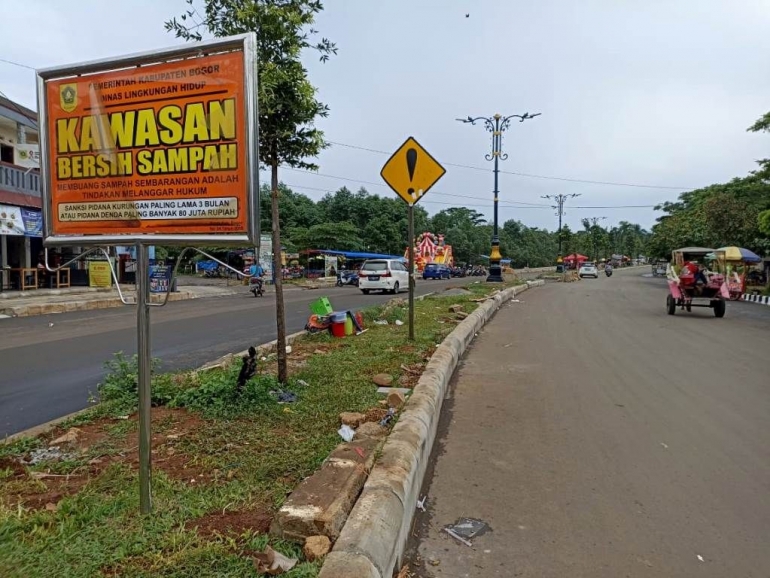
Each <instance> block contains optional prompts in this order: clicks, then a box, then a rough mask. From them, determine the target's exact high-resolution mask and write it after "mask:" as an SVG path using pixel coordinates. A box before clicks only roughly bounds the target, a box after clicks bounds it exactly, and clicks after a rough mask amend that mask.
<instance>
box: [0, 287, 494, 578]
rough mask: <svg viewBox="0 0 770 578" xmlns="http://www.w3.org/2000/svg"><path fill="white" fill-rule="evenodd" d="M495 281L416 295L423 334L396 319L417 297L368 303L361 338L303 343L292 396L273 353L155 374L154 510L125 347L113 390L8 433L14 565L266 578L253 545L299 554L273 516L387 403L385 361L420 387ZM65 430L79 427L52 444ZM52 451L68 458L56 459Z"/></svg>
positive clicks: (34, 569) (6, 520) (6, 550)
mask: <svg viewBox="0 0 770 578" xmlns="http://www.w3.org/2000/svg"><path fill="white" fill-rule="evenodd" d="M488 292H489V286H488V285H484V284H476V285H471V286H470V287H469V291H468V292H464V293H463V294H462V295H453V296H451V297H441V296H435V297H431V298H428V299H425V300H423V301H418V302H417V304H416V312H415V313H416V315H415V319H416V324H415V330H416V331H415V335H416V340H415V342H413V343H410V342H408V341H407V326H406V325H396V324H395V321H396V320H399V321H406V315H407V311H406V307H405V303H404V300H394V301H391V302H389V303H388V304H386V305H384V306H380V307H374V308H371V309H368V310H366V311H365V319H366V326H367V327H368V328H369V330H368V331H367V332H365V333H363V334H361V335H359V336H353V337H349V338H346V339H333V338H331V337H330V336H328V335H326V334H322V335H311V336H306V337H304V338H302V339H300V340H298V341H296V342H295V343H294V344H293V346H292V352H291V354H290V356H289V360H290V367H291V370H290V373H291V379H290V382H289V383H288V384H287V385H286V386H284V387H283V391H284V392H290V393H293V394H296V401H295V402H293V403H286V404H281V403H279V402H278V400H277V398H276V395H275V393H276V391H277V390H278V388H279V385H278V384H277V382H276V380H275V377H274V375H273V373H272V372H271V371H270V368H271V367H272V366H274V365H275V364H274V362H272V360H271V359H267V360H260V365H259V369H260V373H259V374H258V375H257V376H256V377H255V378H254V379H252V380H251V381H250V382H249V383H248V384H247V386H246V387H245V388H244V389H243V390H242V391H240V392H238V391H237V389H236V379H237V376H238V372H239V370H240V363H239V360H236V362H235V363H234V364H233V365H231V366H230V367H227V368H225V369H223V370H212V371H206V372H203V373H197V374H190V373H186V374H161V375H155V376H154V378H153V402H154V405H155V407H154V408H153V440H152V452H153V453H152V458H153V501H154V510H153V513H152V515H150V516H149V517H146V518H143V517H142V516H140V515H139V513H138V509H139V507H138V495H139V491H138V480H137V464H138V456H137V447H136V446H137V435H136V434H137V420H136V414H135V407H136V367H135V362H133V361H132V360H130V359H126V358H123V357H120V356H118V357H116V358H115V360H113V361H112V362H110V374H109V376H108V378H107V379H105V381H104V383H103V384H102V386H101V388H100V393H101V397H102V399H103V402H102V403H100V404H98V405H97V406H95V407H94V408H93V409H92V410H90V411H89V412H86V413H85V414H82V415H79V416H78V417H77V418H75V419H74V420H71V421H70V422H68V423H65V424H62V425H61V426H60V427H59V428H58V429H57V430H55V431H53V432H51V433H49V434H46V435H45V436H43V437H39V438H24V439H21V440H18V441H16V442H13V443H9V444H6V445H2V446H0V568H3V572H4V574H3V575H4V576H11V577H22V576H23V577H24V578H32V577H37V576H40V577H43V576H58V577H73V578H74V577H91V576H135V577H140V576H141V577H145V576H146V577H149V576H153V577H157V576H162V577H179V578H181V577H187V576H193V575H194V576H200V577H208V576H212V577H213V576H217V577H229V576H233V577H235V576H238V577H241V576H257V575H258V574H257V571H256V569H255V566H254V562H253V557H254V555H255V554H256V553H257V552H260V551H262V550H263V549H264V547H265V546H266V545H267V544H268V543H270V545H271V546H272V547H273V548H275V549H276V550H278V551H280V552H282V553H283V554H286V555H289V556H293V557H298V558H300V559H301V547H300V546H298V545H296V544H290V543H283V542H280V541H276V540H274V539H271V538H269V537H268V536H267V530H268V528H269V525H270V522H271V520H272V516H273V513H274V512H275V511H276V509H277V508H278V507H280V505H281V503H282V502H283V500H284V499H285V497H286V496H287V494H288V493H289V492H291V490H292V489H293V488H294V487H295V486H296V485H297V483H299V481H301V480H302V479H303V478H304V477H306V476H308V475H310V474H311V473H312V472H313V471H315V470H316V469H317V468H318V467H319V465H320V464H321V463H322V462H323V460H324V459H325V458H326V457H327V456H328V455H329V453H330V452H331V450H332V449H334V447H335V446H336V445H337V444H338V443H339V442H340V441H341V440H340V438H339V436H338V434H337V428H338V427H339V414H340V413H341V412H345V411H358V412H366V411H367V410H368V409H371V408H373V407H377V401H378V399H379V397H378V395H377V393H376V386H375V385H374V384H373V383H372V379H371V378H372V376H374V375H375V374H379V373H386V374H389V375H391V376H392V377H393V378H394V382H393V385H394V386H407V387H411V386H413V385H414V384H415V383H416V380H417V377H418V376H419V372H420V371H421V370H422V367H424V364H425V362H426V361H427V359H429V358H430V355H431V354H432V353H433V350H434V349H435V347H436V345H437V344H439V343H440V342H441V340H442V339H443V338H444V337H445V336H446V335H447V334H448V333H449V332H450V331H451V330H452V329H453V328H454V325H455V324H456V323H457V321H458V318H457V316H456V315H454V314H452V313H450V312H449V307H450V306H451V305H454V304H462V305H463V308H464V311H465V312H470V311H472V310H473V309H474V308H475V307H476V305H477V303H476V302H474V301H473V299H476V298H478V297H479V296H481V295H483V294H486V293H488ZM375 320H386V321H388V325H377V324H375V323H374V321H375ZM63 435H64V436H70V437H69V440H65V441H62V442H60V443H57V444H51V442H52V441H53V440H55V439H56V438H58V437H60V436H63ZM50 445H53V446H54V447H58V450H54V449H53V448H50V447H49V446H50ZM46 452H47V453H46ZM51 452H53V453H54V454H56V456H57V459H54V460H51V459H45V458H46V457H50V455H49V454H50V453H51ZM57 452H58V453H57ZM30 462H33V463H30ZM319 567H320V562H317V561H316V562H301V563H300V564H298V565H297V566H296V567H295V568H294V569H293V570H291V571H290V572H288V573H287V574H285V575H286V576H288V577H290V578H292V577H293V578H304V577H310V576H315V575H316V574H317V572H318V568H319Z"/></svg>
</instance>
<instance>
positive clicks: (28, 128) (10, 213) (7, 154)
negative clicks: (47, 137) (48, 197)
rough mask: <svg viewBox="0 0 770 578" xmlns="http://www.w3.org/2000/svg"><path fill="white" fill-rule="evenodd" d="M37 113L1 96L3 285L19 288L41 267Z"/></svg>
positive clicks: (0, 258)
mask: <svg viewBox="0 0 770 578" xmlns="http://www.w3.org/2000/svg"><path fill="white" fill-rule="evenodd" d="M39 160H40V148H39V141H38V129H37V113H36V112H35V111H33V110H30V109H28V108H26V107H24V106H22V105H20V104H18V103H15V102H13V101H11V100H9V99H7V98H4V97H2V96H0V267H2V274H1V275H0V276H1V277H2V279H1V282H2V288H3V289H7V288H9V287H13V288H17V286H18V284H19V282H20V279H21V277H22V276H23V275H24V273H23V269H30V268H35V267H37V264H38V255H39V254H40V251H41V250H42V248H43V243H42V223H43V220H42V214H41V208H42V199H41V181H40V170H39V169H40V163H39Z"/></svg>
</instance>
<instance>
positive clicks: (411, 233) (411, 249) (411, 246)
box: [407, 203, 415, 341]
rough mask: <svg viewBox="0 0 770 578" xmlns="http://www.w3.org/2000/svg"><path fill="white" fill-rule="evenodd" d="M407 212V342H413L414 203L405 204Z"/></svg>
mask: <svg viewBox="0 0 770 578" xmlns="http://www.w3.org/2000/svg"><path fill="white" fill-rule="evenodd" d="M407 207H408V211H409V232H408V233H407V236H408V237H409V341H414V283H415V281H414V203H409V204H407Z"/></svg>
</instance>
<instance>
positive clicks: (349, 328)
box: [345, 315, 354, 335]
mask: <svg viewBox="0 0 770 578" xmlns="http://www.w3.org/2000/svg"><path fill="white" fill-rule="evenodd" d="M353 333H354V331H353V318H352V317H351V316H350V315H345V335H353Z"/></svg>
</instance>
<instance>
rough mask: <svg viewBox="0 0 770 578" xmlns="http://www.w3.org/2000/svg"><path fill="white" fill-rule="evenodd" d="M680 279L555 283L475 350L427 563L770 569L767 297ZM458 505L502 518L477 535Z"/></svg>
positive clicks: (526, 571)
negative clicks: (731, 299)
mask: <svg viewBox="0 0 770 578" xmlns="http://www.w3.org/2000/svg"><path fill="white" fill-rule="evenodd" d="M666 294H667V289H666V284H665V280H661V279H652V278H644V277H641V276H639V274H638V273H635V272H632V271H628V272H619V273H617V274H616V275H614V276H613V277H612V278H611V279H606V278H604V277H603V276H602V278H600V279H598V280H585V281H582V282H580V283H572V284H567V285H564V284H554V285H548V286H546V287H544V288H541V289H538V290H536V291H531V292H527V293H524V294H523V295H522V296H521V303H514V304H511V305H510V306H508V307H504V308H503V309H502V310H501V311H500V313H498V315H497V317H496V318H495V319H494V320H493V321H492V322H491V323H490V324H489V325H488V326H487V328H485V330H484V331H483V332H481V334H480V336H479V338H478V339H477V341H476V342H475V343H474V344H473V346H472V348H471V350H470V352H469V353H468V355H467V356H466V358H465V360H464V361H463V363H462V364H461V367H460V369H459V370H458V373H457V375H456V376H455V381H454V384H453V386H452V390H451V394H450V395H451V397H450V398H449V400H448V401H447V403H448V404H449V405H448V407H447V408H446V409H445V412H444V414H443V416H442V418H443V423H442V425H441V426H440V431H439V434H438V437H437V442H438V443H437V446H436V448H435V449H434V454H433V457H432V460H431V461H432V464H431V469H430V470H429V472H428V474H427V476H426V480H425V483H424V485H423V489H422V493H423V494H427V496H428V500H427V503H428V506H429V512H428V513H427V514H422V513H419V512H418V513H417V529H416V533H417V538H416V539H415V540H414V541H413V543H412V545H411V560H412V561H413V562H414V561H416V560H418V556H419V558H420V559H421V560H422V563H423V565H424V566H423V568H422V569H421V570H420V571H418V575H419V576H421V577H422V578H430V577H453V578H454V577H479V578H481V577H484V578H488V577H496V576H499V577H505V578H511V577H514V576H515V577H532V578H534V577H537V578H564V577H566V576H570V577H576V578H577V577H591V578H594V577H607V578H617V577H620V576H623V577H656V578H657V577H691V576H692V577H695V576H697V577H713V578H725V577H728V576H729V577H731V578H743V577H762V578H767V577H768V576H770V542H769V541H768V537H769V536H770V500H769V499H768V495H770V373H769V371H770V369H769V368H768V351H770V307H764V306H759V305H753V304H749V303H742V302H738V303H729V304H728V307H727V314H726V316H725V317H724V319H716V318H715V317H714V316H713V313H712V311H711V310H710V309H701V310H694V311H693V313H690V314H688V313H679V312H677V314H676V315H675V316H674V317H670V316H668V315H667V314H666V311H665V299H666ZM461 516H470V517H475V518H480V519H482V520H484V521H486V522H488V523H489V525H490V526H491V528H492V531H491V532H488V533H486V534H484V535H482V536H479V537H476V538H475V539H474V540H473V547H472V548H469V547H468V546H466V545H463V544H461V543H459V542H457V541H455V540H453V539H452V538H451V537H449V536H448V535H447V534H446V533H444V532H442V528H443V527H444V526H446V525H448V524H451V523H454V522H455V521H456V520H457V519H458V518H459V517H461Z"/></svg>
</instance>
